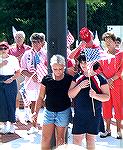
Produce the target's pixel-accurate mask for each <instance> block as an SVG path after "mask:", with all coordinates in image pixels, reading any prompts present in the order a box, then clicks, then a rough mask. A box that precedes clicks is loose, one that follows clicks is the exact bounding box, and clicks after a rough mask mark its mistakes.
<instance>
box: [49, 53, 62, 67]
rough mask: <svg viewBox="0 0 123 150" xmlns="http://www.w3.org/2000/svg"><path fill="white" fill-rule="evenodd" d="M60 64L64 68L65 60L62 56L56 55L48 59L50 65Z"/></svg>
mask: <svg viewBox="0 0 123 150" xmlns="http://www.w3.org/2000/svg"><path fill="white" fill-rule="evenodd" d="M53 64H60V65H64V66H65V58H64V57H63V56H62V55H59V54H56V55H53V56H52V57H51V59H50V65H51V66H52V65H53Z"/></svg>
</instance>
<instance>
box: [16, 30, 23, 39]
mask: <svg viewBox="0 0 123 150" xmlns="http://www.w3.org/2000/svg"><path fill="white" fill-rule="evenodd" d="M18 35H22V36H23V38H24V39H25V33H24V32H23V31H17V32H16V33H15V35H14V38H15V37H16V36H18Z"/></svg>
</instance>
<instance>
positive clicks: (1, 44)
mask: <svg viewBox="0 0 123 150" xmlns="http://www.w3.org/2000/svg"><path fill="white" fill-rule="evenodd" d="M0 46H5V47H7V48H9V44H8V43H7V42H5V41H3V42H0Z"/></svg>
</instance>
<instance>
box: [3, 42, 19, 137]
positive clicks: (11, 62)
mask: <svg viewBox="0 0 123 150" xmlns="http://www.w3.org/2000/svg"><path fill="white" fill-rule="evenodd" d="M8 52H9V45H8V43H7V42H4V41H3V42H0V122H3V127H2V128H1V130H0V133H2V134H6V133H14V132H15V128H14V125H13V123H15V121H16V119H15V110H16V96H17V83H16V79H17V78H18V77H19V76H20V66H19V62H18V59H17V58H16V57H15V56H12V55H9V54H8ZM7 121H9V122H10V126H9V127H8V124H7Z"/></svg>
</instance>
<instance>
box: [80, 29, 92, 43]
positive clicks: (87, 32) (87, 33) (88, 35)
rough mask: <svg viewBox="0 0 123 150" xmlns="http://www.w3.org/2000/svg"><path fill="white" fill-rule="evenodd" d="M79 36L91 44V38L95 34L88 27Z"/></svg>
mask: <svg viewBox="0 0 123 150" xmlns="http://www.w3.org/2000/svg"><path fill="white" fill-rule="evenodd" d="M79 34H80V38H81V39H82V40H83V41H85V42H86V43H89V42H90V41H91V37H92V36H93V33H92V32H91V31H90V30H89V29H88V28H86V27H84V28H82V29H81V30H80V32H79Z"/></svg>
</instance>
